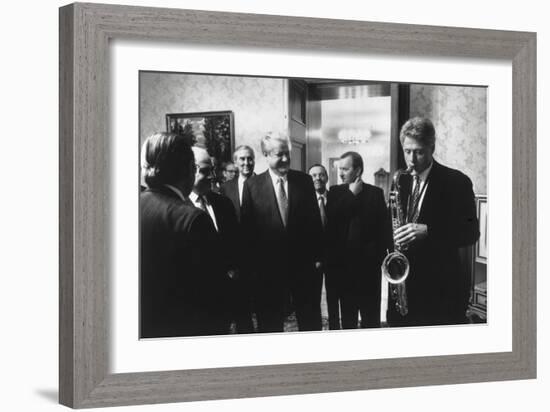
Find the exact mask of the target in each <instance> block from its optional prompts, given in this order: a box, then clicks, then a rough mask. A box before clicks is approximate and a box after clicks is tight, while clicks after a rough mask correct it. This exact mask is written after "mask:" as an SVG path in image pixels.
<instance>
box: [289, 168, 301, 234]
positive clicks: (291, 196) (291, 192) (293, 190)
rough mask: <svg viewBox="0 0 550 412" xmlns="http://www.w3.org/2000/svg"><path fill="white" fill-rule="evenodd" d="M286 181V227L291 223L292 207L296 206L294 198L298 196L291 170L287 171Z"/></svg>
mask: <svg viewBox="0 0 550 412" xmlns="http://www.w3.org/2000/svg"><path fill="white" fill-rule="evenodd" d="M287 181H288V193H287V196H288V222H287V226H289V225H290V223H291V221H292V217H293V216H294V213H293V212H294V207H295V205H296V201H297V199H296V197H297V196H298V193H299V190H298V188H297V187H296V179H295V176H294V174H293V173H292V170H289V171H288V174H287Z"/></svg>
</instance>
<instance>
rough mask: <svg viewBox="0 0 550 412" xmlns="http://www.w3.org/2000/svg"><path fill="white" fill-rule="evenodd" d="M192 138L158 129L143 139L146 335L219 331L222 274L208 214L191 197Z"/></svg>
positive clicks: (143, 322)
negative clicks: (190, 142)
mask: <svg viewBox="0 0 550 412" xmlns="http://www.w3.org/2000/svg"><path fill="white" fill-rule="evenodd" d="M189 141H190V139H187V138H186V137H185V136H182V135H177V134H172V133H156V134H154V135H152V136H150V137H149V138H147V140H146V141H145V142H144V144H143V148H142V162H141V166H142V171H143V177H144V180H145V182H146V184H147V186H148V187H147V188H146V189H145V190H143V191H142V192H141V193H140V205H139V206H140V207H139V209H140V263H141V264H140V307H139V311H140V316H139V321H140V331H139V335H140V337H142V338H159V337H174V336H194V335H210V334H213V333H219V332H220V330H219V328H218V326H219V325H220V321H221V319H222V316H221V315H222V310H223V308H222V307H221V306H220V305H219V296H220V293H221V291H222V287H221V286H222V282H223V278H222V276H223V274H222V272H221V268H220V267H219V265H218V262H217V261H216V260H215V259H212V255H214V256H215V255H217V254H218V253H219V241H218V236H217V235H216V230H215V229H214V225H213V224H212V221H211V220H210V218H209V216H208V214H206V213H205V212H203V211H201V210H199V209H197V208H195V207H194V206H193V205H192V203H191V202H190V201H189V198H188V196H189V193H190V191H191V188H192V187H193V182H194V172H195V171H194V167H195V161H194V157H193V152H192V151H191V146H190V144H189Z"/></svg>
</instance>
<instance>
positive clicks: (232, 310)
mask: <svg viewBox="0 0 550 412" xmlns="http://www.w3.org/2000/svg"><path fill="white" fill-rule="evenodd" d="M193 153H194V155H195V163H196V172H195V184H194V186H193V191H192V192H191V194H190V195H189V199H190V200H191V201H192V202H193V204H194V205H195V206H196V207H198V208H199V209H202V210H204V211H205V212H207V213H208V215H209V216H210V218H211V219H212V222H213V224H214V226H215V228H216V231H217V234H218V237H219V243H220V245H221V250H220V253H219V255H218V256H212V258H213V259H218V260H219V262H220V263H221V264H222V266H223V271H224V272H225V273H226V274H227V276H226V277H225V278H224V286H223V290H224V293H223V297H222V298H221V300H220V304H222V305H223V306H224V314H225V321H224V323H225V324H224V326H223V329H224V330H225V331H226V332H229V328H230V325H231V323H232V322H235V327H236V331H237V332H238V333H251V332H253V326H252V315H251V313H250V307H249V304H248V303H249V302H248V301H247V298H246V294H245V293H244V290H243V285H242V283H241V278H240V277H241V270H240V269H241V259H242V258H243V256H241V255H240V254H239V250H238V247H239V245H240V241H239V238H240V233H239V223H238V221H237V216H236V214H235V210H234V208H233V204H232V203H231V201H230V200H229V199H228V198H227V197H225V196H223V195H221V194H218V193H215V192H213V191H212V190H211V187H212V181H213V180H214V173H213V172H214V169H213V164H212V159H211V157H210V155H209V154H208V152H207V151H206V149H204V148H201V147H197V146H194V147H193Z"/></svg>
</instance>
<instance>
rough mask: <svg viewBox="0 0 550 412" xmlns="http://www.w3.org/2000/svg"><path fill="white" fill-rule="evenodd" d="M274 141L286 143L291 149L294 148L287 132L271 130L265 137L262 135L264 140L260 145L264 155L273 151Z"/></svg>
mask: <svg viewBox="0 0 550 412" xmlns="http://www.w3.org/2000/svg"><path fill="white" fill-rule="evenodd" d="M272 142H281V143H285V144H286V145H287V146H288V150H289V151H290V149H291V148H292V145H291V144H290V139H289V138H288V136H287V135H286V134H282V133H272V132H269V133H267V134H266V135H265V136H264V137H262V141H261V143H260V147H261V149H262V153H263V154H264V156H265V155H267V154H268V153H269V152H270V151H271V148H272Z"/></svg>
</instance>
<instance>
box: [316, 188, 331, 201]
mask: <svg viewBox="0 0 550 412" xmlns="http://www.w3.org/2000/svg"><path fill="white" fill-rule="evenodd" d="M327 193H328V189H325V193H323V194H320V193H319V192H315V194H316V195H317V200H319V198H320V197H322V198H323V199H325V200H326V198H327Z"/></svg>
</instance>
